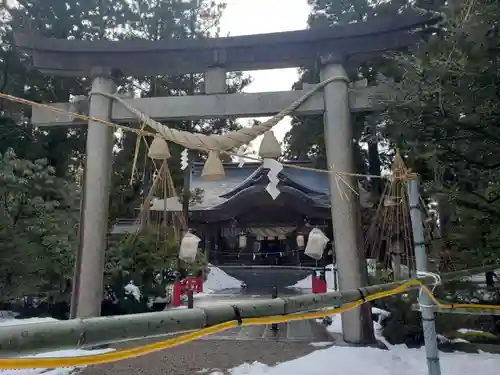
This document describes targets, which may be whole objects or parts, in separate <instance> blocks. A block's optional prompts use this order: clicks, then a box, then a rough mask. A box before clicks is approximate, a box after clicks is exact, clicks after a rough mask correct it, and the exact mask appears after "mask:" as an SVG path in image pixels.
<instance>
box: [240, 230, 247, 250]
mask: <svg viewBox="0 0 500 375" xmlns="http://www.w3.org/2000/svg"><path fill="white" fill-rule="evenodd" d="M238 245H239V247H240V249H245V248H246V247H247V235H246V234H245V233H240V235H239V236H238Z"/></svg>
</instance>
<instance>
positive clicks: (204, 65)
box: [15, 15, 437, 343]
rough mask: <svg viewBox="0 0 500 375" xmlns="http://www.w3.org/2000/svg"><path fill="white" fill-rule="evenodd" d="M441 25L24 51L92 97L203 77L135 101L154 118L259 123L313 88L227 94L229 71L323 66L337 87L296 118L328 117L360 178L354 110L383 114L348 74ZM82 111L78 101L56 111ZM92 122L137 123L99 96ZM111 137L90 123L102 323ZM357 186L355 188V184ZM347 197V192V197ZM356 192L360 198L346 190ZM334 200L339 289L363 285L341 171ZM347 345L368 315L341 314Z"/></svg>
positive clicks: (84, 303) (92, 282)
mask: <svg viewBox="0 0 500 375" xmlns="http://www.w3.org/2000/svg"><path fill="white" fill-rule="evenodd" d="M436 22H437V18H436V17H430V16H428V15H425V16H415V15H401V16H399V17H397V18H393V19H390V20H386V21H381V20H374V21H370V22H366V23H357V24H349V25H345V26H335V27H332V28H326V29H321V30H301V31H292V32H282V33H271V34H259V35H247V36H238V37H229V38H213V39H200V40H169V41H95V42H89V41H80V40H58V39H48V38H40V37H36V36H32V35H27V34H21V33H18V34H16V35H15V41H16V45H17V48H19V49H20V50H21V51H24V52H26V53H28V54H29V55H31V56H32V58H33V63H34V68H35V69H38V70H39V71H41V72H42V73H45V74H51V75H62V76H87V77H91V79H92V91H93V92H104V93H114V92H115V90H116V85H115V83H114V80H113V78H114V76H115V74H116V73H120V74H122V75H125V76H134V75H136V76H153V75H162V74H186V73H204V77H205V95H197V96H182V97H181V96H178V97H157V98H147V99H127V102H128V104H130V105H131V106H132V107H134V108H137V109H139V110H140V111H142V112H144V113H146V114H147V115H148V116H150V117H151V118H154V119H156V120H179V119H201V118H210V117H212V118H222V117H229V116H231V117H233V116H236V117H238V116H240V117H258V116H268V115H272V114H275V113H278V112H279V111H281V110H282V109H283V108H285V107H287V106H288V105H289V104H290V103H292V102H293V101H294V100H296V99H297V98H299V97H301V96H303V95H304V94H305V92H306V91H305V90H298V91H285V92H269V93H252V94H248V93H237V94H227V93H226V73H227V72H230V71H240V70H243V71H248V70H261V69H274V68H290V67H300V66H307V65H310V64H311V63H319V64H320V65H319V66H320V69H321V79H322V80H330V79H332V81H331V82H330V83H328V84H327V85H326V86H325V88H324V90H323V92H318V93H316V94H314V95H313V96H312V97H311V98H309V99H308V100H307V101H306V102H305V103H304V104H303V105H301V106H300V107H299V108H298V109H297V110H296V111H295V112H294V115H308V114H320V113H324V122H325V140H326V151H327V160H328V164H329V165H331V166H333V165H334V166H335V169H336V170H338V171H341V172H352V171H353V158H352V154H353V146H352V144H353V135H352V129H351V124H350V117H351V112H360V111H373V110H376V109H377V100H376V98H377V96H376V92H375V91H374V88H368V87H364V88H352V87H351V86H350V84H349V78H348V75H347V74H346V71H345V69H344V66H348V65H350V64H353V66H358V65H359V63H360V62H363V61H366V60H367V59H369V58H370V57H373V55H378V54H380V53H382V52H384V51H387V50H397V49H401V48H405V47H407V46H409V45H410V44H412V43H414V42H415V41H416V40H418V38H419V35H418V34H417V33H414V32H413V31H415V30H422V29H426V28H427V26H431V25H433V24H435V23H436ZM52 105H54V106H55V107H57V108H60V109H64V110H67V111H73V112H78V110H80V111H82V112H86V111H85V108H84V107H85V106H82V107H80V108H76V110H75V108H74V106H73V105H72V104H70V103H56V104H52ZM84 114H88V115H89V116H91V117H94V118H99V119H103V120H111V121H113V122H115V123H123V122H128V121H134V120H136V118H135V117H134V116H133V115H131V114H130V113H129V112H128V111H127V110H126V109H125V108H123V107H122V106H121V105H119V104H117V103H113V102H112V100H110V99H109V98H106V97H104V96H101V95H93V96H92V97H91V100H90V103H89V106H88V113H84ZM32 122H33V124H35V125H38V126H76V125H82V122H81V121H78V120H74V119H72V118H71V117H70V116H68V115H61V114H55V113H54V112H51V111H48V110H44V109H41V108H33V114H32ZM112 143H113V129H112V128H109V127H106V126H102V125H100V124H97V123H95V122H92V121H90V122H89V124H88V135H87V146H86V147H87V165H86V176H85V181H84V191H85V194H84V202H83V215H82V217H83V230H82V237H81V241H82V244H81V246H82V252H81V266H80V267H81V268H80V274H81V279H80V290H79V293H78V300H77V306H78V317H91V316H99V315H100V304H101V297H102V289H103V277H102V275H103V271H104V251H105V246H106V235H107V218H108V206H109V190H110V177H111V172H112V166H111V160H112V148H113V147H112ZM351 186H356V185H353V184H351ZM344 194H345V192H344ZM348 194H351V195H352V194H354V193H353V192H352V191H349V190H348ZM330 195H331V197H330V199H331V207H332V221H333V227H334V228H333V229H334V241H335V249H336V259H337V265H338V268H339V270H340V274H339V286H340V289H341V290H348V289H357V288H359V287H361V286H362V273H361V267H362V264H363V262H364V259H363V255H362V251H360V249H359V246H358V227H359V226H358V222H357V220H358V219H357V218H358V215H357V210H358V202H357V199H355V198H356V197H354V196H352V197H350V198H351V199H342V198H341V195H340V192H339V191H338V186H337V183H336V181H335V176H334V174H333V173H331V174H330ZM342 315H343V316H342V323H343V332H344V340H345V341H346V342H350V343H360V342H361V340H362V326H361V310H360V309H359V308H358V309H354V310H351V311H349V312H345V313H343V314H342Z"/></svg>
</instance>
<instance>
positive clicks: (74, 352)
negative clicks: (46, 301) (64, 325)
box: [0, 318, 114, 375]
mask: <svg viewBox="0 0 500 375" xmlns="http://www.w3.org/2000/svg"><path fill="white" fill-rule="evenodd" d="M57 321H58V320H56V319H53V318H30V319H0V329H1V327H6V326H13V325H21V324H22V325H26V324H34V323H53V322H57ZM113 350H114V349H99V350H83V349H71V350H58V351H52V352H46V353H39V354H36V355H32V356H29V357H40V358H43V357H45V358H47V357H58V358H63V357H83V356H87V355H93V354H101V353H107V352H111V351H113ZM0 357H1V355H0ZM25 357H28V356H25ZM80 368H82V367H80ZM76 369H77V368H76V367H64V368H55V369H50V370H49V369H42V368H39V369H26V370H0V374H1V375H35V374H42V373H43V375H69V374H71V373H73V372H74V371H75V370H76Z"/></svg>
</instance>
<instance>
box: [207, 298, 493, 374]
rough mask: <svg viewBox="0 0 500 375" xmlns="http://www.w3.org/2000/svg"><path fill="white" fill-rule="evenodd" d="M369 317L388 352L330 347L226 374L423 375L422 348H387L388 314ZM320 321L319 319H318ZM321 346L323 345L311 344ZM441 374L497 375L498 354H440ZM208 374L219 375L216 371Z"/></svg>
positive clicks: (336, 328)
mask: <svg viewBox="0 0 500 375" xmlns="http://www.w3.org/2000/svg"><path fill="white" fill-rule="evenodd" d="M372 313H373V314H378V321H376V322H373V325H374V328H375V335H376V337H377V338H378V339H379V340H381V341H383V342H384V344H385V345H386V346H387V347H388V348H389V350H382V349H376V348H368V347H349V346H332V347H330V348H326V349H321V350H316V351H315V352H313V353H311V354H308V355H306V356H304V357H301V358H297V359H294V360H292V361H289V362H284V363H279V364H277V365H276V366H267V365H265V364H262V363H259V362H254V363H243V364H242V365H240V366H238V367H235V368H233V369H231V370H230V371H229V372H227V373H226V374H229V375H288V374H302V373H304V374H308V375H324V374H329V373H332V368H334V369H335V371H334V372H335V373H339V374H343V375H366V374H370V375H399V374H405V375H427V362H426V357H425V348H423V347H422V348H420V349H408V348H407V347H406V346H405V345H396V346H392V345H390V344H389V343H388V342H387V341H386V340H385V339H384V338H383V336H382V335H381V328H382V326H381V323H382V321H383V320H384V319H385V318H387V317H388V316H390V313H389V312H387V311H385V310H382V309H378V308H376V307H373V308H372ZM330 318H332V325H330V326H328V331H329V332H332V333H342V318H341V315H340V314H337V315H332V316H331V317H330ZM320 321H321V320H320ZM311 345H313V346H315V347H322V346H323V345H324V344H323V343H311ZM440 361H441V370H442V375H469V374H472V373H475V372H477V371H478V370H479V369H480V373H481V375H497V374H498V369H499V368H500V355H496V354H489V353H482V352H481V353H479V354H468V353H459V352H455V353H443V352H441V353H440ZM211 375H223V373H222V372H220V371H215V372H212V373H211Z"/></svg>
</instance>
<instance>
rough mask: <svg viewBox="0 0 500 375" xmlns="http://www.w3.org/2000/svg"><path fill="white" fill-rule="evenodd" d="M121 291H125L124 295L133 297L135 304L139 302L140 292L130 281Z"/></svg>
mask: <svg viewBox="0 0 500 375" xmlns="http://www.w3.org/2000/svg"><path fill="white" fill-rule="evenodd" d="M123 289H125V294H126V295H129V296H133V297H134V298H135V300H136V301H137V302H140V301H141V290H140V289H139V287H138V286H137V285H135V284H134V282H133V281H132V280H130V281H129V283H128V284H127V285H125V286H124V287H123Z"/></svg>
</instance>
